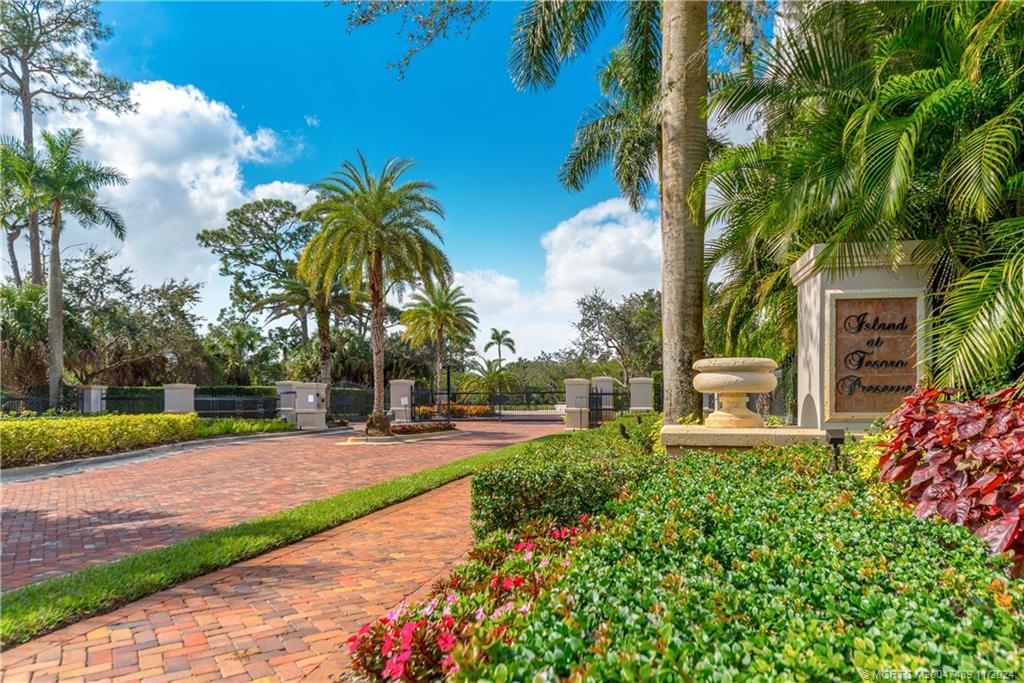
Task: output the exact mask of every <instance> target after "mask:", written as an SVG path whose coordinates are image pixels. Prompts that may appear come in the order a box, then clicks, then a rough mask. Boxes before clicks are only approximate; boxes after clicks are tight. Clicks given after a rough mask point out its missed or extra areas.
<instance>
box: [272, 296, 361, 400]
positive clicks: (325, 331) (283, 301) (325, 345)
mask: <svg viewBox="0 0 1024 683" xmlns="http://www.w3.org/2000/svg"><path fill="white" fill-rule="evenodd" d="M257 306H258V307H259V308H262V309H267V310H268V311H269V313H270V316H269V317H268V318H267V322H272V321H274V320H279V319H281V318H285V317H296V318H299V317H300V316H305V314H306V313H307V312H312V313H313V317H314V318H315V319H316V332H317V341H318V344H319V349H320V381H321V382H323V383H325V384H326V385H327V391H328V392H329V391H330V386H331V316H332V315H347V314H349V313H351V312H354V311H355V308H356V304H355V303H354V302H353V299H352V295H351V294H350V293H349V292H348V291H346V290H345V289H344V287H342V285H341V283H340V282H339V281H338V280H335V281H334V282H332V283H331V284H330V286H329V287H321V286H320V284H319V283H314V284H311V283H310V282H308V281H306V280H304V279H301V278H298V277H293V278H286V279H284V280H282V281H281V282H280V283H279V289H278V290H277V291H275V292H274V293H272V294H271V295H270V296H268V297H266V298H265V299H263V300H262V301H260V302H259V303H258V304H257Z"/></svg>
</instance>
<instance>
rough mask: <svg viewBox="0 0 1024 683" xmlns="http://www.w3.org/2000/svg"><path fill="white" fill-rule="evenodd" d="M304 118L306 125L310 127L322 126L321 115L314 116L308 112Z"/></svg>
mask: <svg viewBox="0 0 1024 683" xmlns="http://www.w3.org/2000/svg"><path fill="white" fill-rule="evenodd" d="M303 120H304V121H305V122H306V125H307V126H309V127H310V128H319V127H320V117H319V116H313V115H312V114H307V115H306V116H304V117H303Z"/></svg>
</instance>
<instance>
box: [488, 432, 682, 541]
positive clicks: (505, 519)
mask: <svg viewBox="0 0 1024 683" xmlns="http://www.w3.org/2000/svg"><path fill="white" fill-rule="evenodd" d="M659 419H660V416H658V415H650V416H647V417H644V418H642V419H639V420H637V419H633V418H622V419H620V420H617V421H615V422H613V423H610V424H606V425H604V426H602V427H600V428H598V429H593V430H588V431H585V432H579V433H577V434H574V435H573V436H572V438H570V439H564V440H562V441H558V442H555V443H543V444H536V445H534V446H532V447H531V448H528V449H524V451H523V452H521V453H520V454H519V455H517V456H516V457H515V458H511V459H509V460H507V461H505V462H503V463H501V464H500V465H497V466H495V467H491V468H488V469H485V470H483V471H481V472H478V473H477V474H476V476H474V477H473V484H472V497H473V529H474V531H475V533H476V534H477V537H478V538H479V537H483V536H484V535H486V534H487V533H489V532H491V531H494V530H497V529H513V528H515V527H518V526H519V525H521V524H523V523H524V522H526V521H527V520H530V519H540V518H551V519H553V520H554V521H555V522H557V523H563V522H571V521H572V520H575V519H577V518H578V517H579V516H580V515H582V514H593V513H595V512H598V511H600V510H601V509H602V508H603V507H604V506H605V505H606V504H607V503H608V501H610V500H613V499H614V498H616V497H617V496H618V495H619V493H620V492H621V491H622V489H623V487H624V486H625V485H626V484H628V483H630V482H634V481H637V480H641V479H645V478H647V477H649V476H650V475H652V474H653V473H655V472H657V471H659V470H660V469H662V468H663V467H664V466H665V463H666V462H667V461H666V458H665V456H664V455H663V454H655V453H651V451H650V447H649V444H650V442H649V434H650V432H651V430H652V428H653V425H654V424H655V423H656V422H657V421H658V420H659ZM623 431H624V432H625V438H623Z"/></svg>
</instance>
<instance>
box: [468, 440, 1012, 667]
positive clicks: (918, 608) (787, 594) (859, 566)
mask: <svg viewBox="0 0 1024 683" xmlns="http://www.w3.org/2000/svg"><path fill="white" fill-rule="evenodd" d="M829 460H830V458H829V455H828V454H827V452H826V451H825V450H824V449H813V448H794V449H786V450H780V449H765V450H761V451H755V452H748V453H704V452H694V453H691V454H689V455H688V457H687V458H685V459H678V460H676V461H674V462H673V463H672V464H671V465H670V467H669V468H668V470H667V472H666V474H665V476H659V477H651V478H648V479H647V480H646V481H645V482H643V483H641V484H639V485H638V486H637V487H636V489H635V495H634V496H633V498H631V499H629V500H624V501H621V502H620V503H617V504H616V505H615V506H614V510H613V512H614V513H615V514H616V517H615V519H613V520H612V521H611V522H610V523H609V524H608V525H607V526H606V527H605V528H604V530H603V533H600V534H594V535H592V536H589V537H586V538H584V539H581V541H580V543H579V545H578V550H577V551H576V553H575V554H574V556H573V558H572V560H571V562H570V566H569V567H568V569H567V571H566V573H565V574H564V575H563V576H562V578H561V579H560V581H559V582H558V584H556V585H555V586H554V587H553V588H552V590H550V591H549V592H546V593H544V594H543V595H541V596H540V597H539V598H538V599H537V601H536V602H535V603H534V604H533V605H532V606H531V609H530V613H529V614H530V619H529V621H528V623H525V624H524V625H523V626H522V628H521V629H519V630H518V632H517V633H510V634H508V639H507V640H506V641H499V642H496V643H495V644H494V646H492V647H489V648H488V649H487V650H486V654H485V655H484V651H483V650H479V649H477V650H468V649H467V650H458V649H457V650H455V652H454V654H455V660H456V662H457V663H458V665H459V666H460V667H461V670H460V672H459V676H458V677H459V678H460V679H462V680H481V679H487V680H491V681H511V680H517V681H529V680H560V679H568V680H579V679H586V680H682V679H681V678H680V673H681V672H685V680H807V681H826V680H829V681H837V680H859V679H864V680H867V679H868V678H877V677H880V676H881V675H882V674H885V673H887V672H888V673H890V674H893V673H899V672H913V671H924V672H934V671H946V672H950V671H958V672H980V671H1002V672H1005V673H1007V674H1013V673H1016V672H1020V671H1022V670H1024V645H1022V644H1024V618H1022V616H1021V609H1022V606H1024V583H1022V582H1020V581H1015V580H1010V579H1008V578H1007V574H1006V568H1007V566H1008V564H1009V563H1008V561H1007V559H1006V558H1005V557H1002V558H992V557H990V556H989V554H988V550H987V547H986V545H985V543H984V542H983V541H981V540H980V539H978V538H976V537H975V536H973V535H972V534H971V533H970V531H968V530H967V529H965V528H963V527H960V526H957V525H954V524H949V523H946V522H943V521H927V520H917V519H915V518H914V517H913V516H912V515H911V514H910V513H909V511H908V510H907V509H906V507H905V506H903V505H901V504H899V503H898V502H897V503H896V504H893V502H892V501H891V499H889V498H887V497H884V496H882V497H880V496H878V495H876V493H875V492H874V491H873V490H872V489H871V488H869V487H868V486H867V484H866V483H865V482H864V481H863V480H862V479H861V478H858V475H857V474H854V473H849V472H838V473H834V474H833V473H829V472H828V471H827V465H828V463H829ZM940 677H941V676H940Z"/></svg>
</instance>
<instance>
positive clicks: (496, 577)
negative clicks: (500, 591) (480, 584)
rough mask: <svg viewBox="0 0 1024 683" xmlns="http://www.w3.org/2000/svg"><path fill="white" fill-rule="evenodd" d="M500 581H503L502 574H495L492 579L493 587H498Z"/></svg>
mask: <svg viewBox="0 0 1024 683" xmlns="http://www.w3.org/2000/svg"><path fill="white" fill-rule="evenodd" d="M499 581H501V576H500V575H495V577H494V578H493V579H491V588H497V587H498V582H499Z"/></svg>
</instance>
